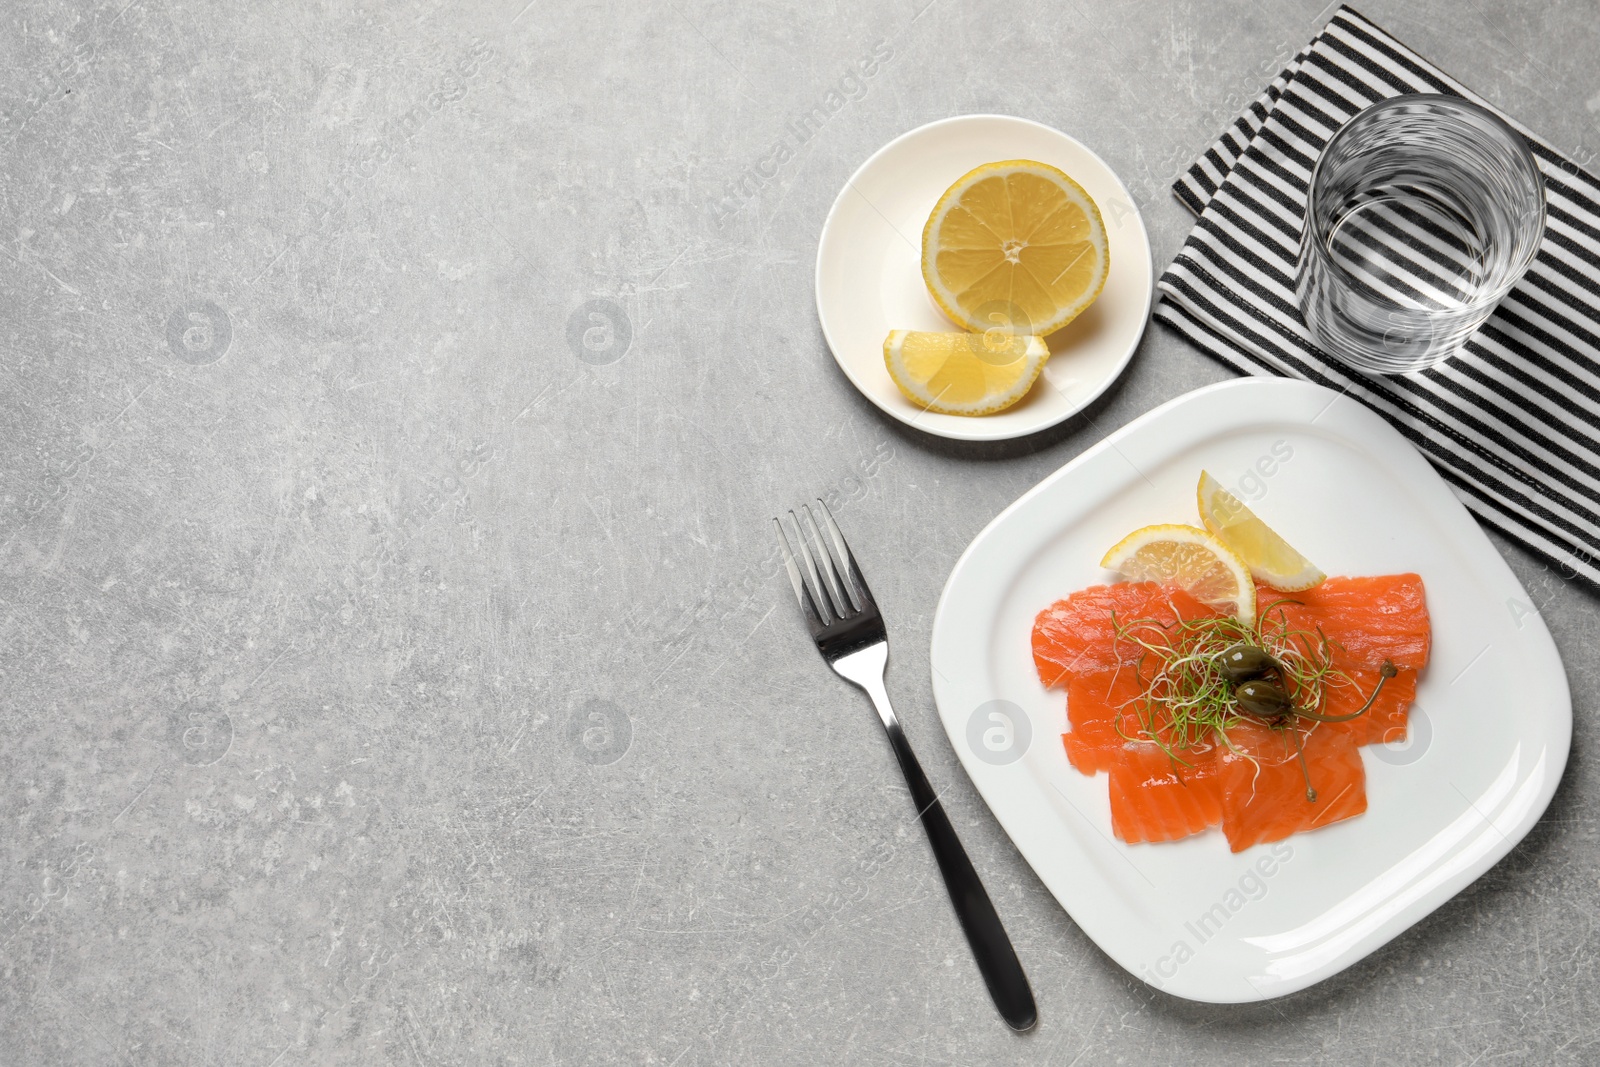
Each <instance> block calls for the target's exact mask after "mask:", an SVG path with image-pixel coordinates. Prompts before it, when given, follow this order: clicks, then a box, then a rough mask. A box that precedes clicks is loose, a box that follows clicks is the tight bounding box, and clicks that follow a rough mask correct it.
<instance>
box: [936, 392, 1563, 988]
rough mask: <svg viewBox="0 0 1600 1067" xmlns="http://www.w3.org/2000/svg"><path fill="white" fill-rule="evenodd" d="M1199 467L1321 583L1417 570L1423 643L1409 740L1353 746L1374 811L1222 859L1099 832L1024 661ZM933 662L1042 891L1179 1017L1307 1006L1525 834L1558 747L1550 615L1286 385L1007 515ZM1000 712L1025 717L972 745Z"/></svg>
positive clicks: (1441, 497) (1435, 497)
mask: <svg viewBox="0 0 1600 1067" xmlns="http://www.w3.org/2000/svg"><path fill="white" fill-rule="evenodd" d="M1202 467H1203V468H1205V469H1207V470H1209V471H1211V472H1212V473H1213V474H1214V475H1216V476H1217V477H1218V478H1220V479H1221V480H1222V481H1223V483H1224V484H1225V485H1228V486H1230V487H1237V488H1236V489H1235V491H1236V492H1239V494H1240V495H1241V496H1242V497H1244V498H1245V499H1246V501H1247V502H1248V503H1250V505H1251V507H1252V508H1254V509H1255V511H1256V512H1257V514H1259V515H1260V516H1261V517H1262V518H1263V519H1264V520H1266V522H1267V523H1268V524H1270V525H1271V526H1273V527H1274V528H1276V529H1277V530H1278V531H1279V532H1280V533H1282V534H1283V535H1284V536H1285V537H1286V538H1287V539H1288V540H1289V541H1290V542H1291V543H1292V544H1294V545H1295V546H1296V547H1297V548H1299V549H1301V550H1302V551H1303V552H1305V553H1306V555H1308V556H1309V557H1310V558H1311V559H1313V560H1315V561H1317V563H1318V564H1320V565H1321V566H1322V567H1323V569H1324V570H1326V571H1328V573H1330V574H1352V575H1360V574H1388V573H1396V572H1403V571H1416V572H1417V573H1419V574H1421V575H1422V577H1423V581H1424V583H1425V586H1426V589H1427V596H1428V607H1429V612H1430V615H1431V617H1432V621H1433V628H1434V643H1433V656H1432V660H1431V662H1430V663H1429V666H1428V668H1427V670H1426V671H1424V672H1423V676H1422V678H1421V683H1420V685H1419V688H1418V690H1417V704H1416V707H1415V708H1414V709H1413V712H1412V716H1413V719H1412V732H1411V739H1410V740H1409V741H1408V742H1407V743H1406V745H1405V746H1369V747H1367V748H1364V749H1362V753H1363V760H1364V762H1365V764H1366V770H1367V796H1368V810H1367V812H1366V813H1365V814H1363V815H1360V816H1358V817H1356V818H1354V819H1350V820H1348V821H1346V822H1342V823H1338V824H1336V825H1334V826H1330V827H1326V828H1324V829H1321V830H1317V831H1314V832H1312V833H1307V834H1297V835H1295V836H1293V837H1291V838H1290V839H1289V840H1288V841H1286V842H1282V843H1280V844H1279V845H1276V846H1257V847H1255V848H1252V849H1248V850H1246V851H1245V852H1242V853H1239V854H1238V855H1234V854H1232V853H1230V852H1229V851H1228V846H1227V843H1226V841H1225V840H1224V839H1223V837H1222V835H1221V833H1220V831H1216V830H1213V831H1210V832H1207V833H1205V834H1202V835H1199V836H1196V837H1192V838H1189V839H1187V840H1185V841H1181V842H1176V843H1170V844H1159V845H1126V844H1123V843H1122V842H1120V841H1117V840H1116V839H1115V838H1113V837H1112V834H1111V823H1110V808H1109V802H1108V800H1107V796H1106V778H1105V775H1103V774H1101V775H1096V776H1094V777H1089V776H1086V775H1083V774H1080V773H1078V772H1077V771H1076V770H1074V769H1073V768H1072V767H1071V766H1069V765H1068V763H1067V761H1066V757H1065V755H1064V753H1063V751H1062V748H1061V744H1060V741H1059V735H1060V734H1061V733H1062V731H1063V730H1065V729H1066V711H1065V708H1066V700H1065V697H1064V695H1063V694H1062V692H1061V691H1060V690H1046V689H1044V688H1043V686H1042V685H1041V684H1040V682H1039V680H1038V677H1037V676H1036V674H1035V673H1034V667H1033V662H1032V658H1031V654H1030V645H1029V638H1030V634H1031V632H1032V625H1033V619H1034V616H1035V614H1036V613H1037V612H1038V611H1040V610H1041V609H1042V608H1044V607H1046V606H1047V605H1048V604H1050V603H1051V602H1052V601H1053V600H1055V599H1056V598H1058V597H1061V596H1065V595H1067V594H1068V593H1071V592H1074V591H1075V590H1078V589H1082V588H1084V587H1085V586H1088V585H1092V584H1095V583H1096V582H1101V581H1106V580H1108V578H1109V576H1108V575H1107V574H1106V573H1105V572H1103V571H1101V570H1100V568H1099V567H1098V566H1096V563H1097V561H1098V560H1099V559H1100V556H1101V554H1102V553H1103V552H1104V551H1105V549H1106V547H1107V546H1109V545H1111V544H1114V543H1115V542H1116V541H1117V540H1118V539H1119V538H1120V537H1122V536H1123V535H1124V534H1126V533H1127V532H1128V531H1130V530H1132V529H1134V528H1136V527H1138V526H1142V525H1144V524H1146V523H1156V522H1194V521H1196V519H1197V516H1196V515H1195V514H1193V512H1194V509H1195V504H1194V486H1195V480H1196V478H1197V477H1198V475H1199V472H1200V470H1201V468H1202ZM932 664H933V691H934V696H935V699H936V700H937V702H938V706H939V714H940V716H941V718H942V719H943V721H944V726H945V729H946V731H947V732H948V733H949V735H950V739H951V743H952V744H953V745H954V746H955V748H956V751H957V752H958V753H959V754H960V756H961V761H962V763H963V765H964V766H965V767H966V769H967V772H968V773H969V774H970V775H971V776H972V780H973V781H974V782H975V783H976V784H977V786H978V789H979V791H980V792H981V793H982V794H983V797H984V799H985V800H986V801H987V802H988V804H989V806H990V808H992V809H993V811H994V813H995V816H996V817H997V818H998V819H999V820H1000V823H1001V825H1003V826H1004V827H1005V829H1006V832H1007V833H1008V834H1010V835H1011V838H1012V840H1013V841H1014V842H1015V843H1016V845H1017V847H1018V848H1019V849H1020V850H1021V851H1022V854H1023V855H1024V856H1025V857H1026V858H1027V860H1028V862H1029V863H1031V864H1032V865H1033V868H1034V870H1035V871H1037V872H1038V874H1039V877H1040V878H1041V879H1042V880H1043V881H1044V883H1045V885H1047V886H1048V887H1049V888H1050V891H1051V892H1052V893H1054V894H1055V896H1056V898H1057V899H1058V900H1059V901H1060V902H1061V904H1062V906H1063V907H1064V908H1066V909H1067V911H1068V912H1069V913H1070V914H1071V915H1072V918H1073V919H1074V920H1075V921H1076V922H1077V923H1078V925H1079V926H1080V927H1082V928H1083V930H1084V931H1085V932H1086V933H1088V935H1089V936H1090V937H1092V938H1093V939H1094V940H1095V942H1096V943H1097V944H1098V945H1099V946H1100V947H1101V948H1102V949H1104V950H1105V952H1106V953H1107V954H1108V955H1110V956H1111V957H1112V958H1113V959H1114V960H1116V961H1117V962H1118V963H1119V964H1121V965H1122V966H1123V967H1126V968H1127V969H1128V970H1129V971H1131V972H1132V973H1134V974H1136V975H1138V976H1139V977H1140V978H1142V979H1144V980H1145V981H1146V982H1148V983H1149V984H1151V985H1153V986H1156V987H1158V988H1161V989H1164V990H1166V991H1167V992H1169V993H1172V994H1175V995H1177V996H1181V997H1187V998H1189V999H1192V1000H1202V1001H1212V1002H1237V1001H1251V1000H1264V999H1267V998H1270V997H1276V996H1281V995H1283V994H1286V993H1291V992H1293V991H1295V990H1297V989H1302V988H1304V987H1306V986H1309V985H1311V984H1313V983H1314V982H1317V981H1319V980H1321V979H1323V978H1326V977H1328V976H1329V975H1331V974H1335V973H1337V972H1338V971H1340V970H1342V969H1343V968H1345V967H1348V966H1349V965H1350V964H1352V963H1354V962H1355V961H1357V960H1359V959H1361V958H1362V957H1363V956H1365V955H1367V954H1368V953H1370V952H1372V951H1373V950H1374V949H1376V948H1378V947H1379V946H1380V945H1382V944H1384V943H1385V942H1387V941H1388V940H1390V939H1391V938H1393V937H1395V936H1396V935H1397V934H1399V933H1401V932H1402V931H1403V930H1405V929H1406V928H1407V927H1409V926H1410V925H1411V924H1413V923H1415V922H1417V921H1418V920H1419V919H1421V918H1422V917H1423V916H1425V915H1427V914H1428V913H1429V912H1431V911H1433V910H1434V909H1435V908H1437V907H1438V906H1439V905H1440V904H1442V903H1444V902H1445V901H1446V900H1448V899H1450V897H1452V896H1453V895H1454V894H1456V893H1457V892H1459V891H1460V890H1461V889H1462V888H1463V887H1465V886H1466V885H1468V884H1469V883H1470V882H1472V881H1473V879H1475V878H1477V877H1478V876H1479V875H1480V874H1482V873H1483V872H1484V871H1486V870H1488V869H1489V868H1490V867H1491V866H1493V865H1494V864H1495V863H1496V862H1497V861H1498V860H1499V859H1500V858H1501V857H1502V856H1504V855H1505V854H1506V853H1507V852H1509V851H1510V850H1511V848H1512V847H1513V846H1514V845H1515V844H1516V843H1517V842H1518V841H1519V840H1521V838H1522V837H1523V835H1524V834H1526V833H1527V832H1528V830H1529V828H1531V827H1532V826H1533V824H1534V823H1535V822H1536V821H1537V820H1538V818H1539V816H1540V815H1541V814H1542V813H1543V811H1544V809H1545V806H1546V805H1547V804H1548V803H1549V801H1550V797H1551V795H1552V794H1553V793H1554V792H1555V788H1556V784H1557V782H1558V781H1559V780H1560V778H1561V773H1562V770H1563V768H1564V767H1565V766H1566V761H1567V750H1568V745H1569V742H1570V738H1571V733H1572V705H1571V699H1570V696H1569V694H1568V690H1567V682H1566V675H1565V673H1564V672H1563V669H1562V666H1561V660H1560V657H1559V656H1558V655H1557V653H1556V649H1555V645H1554V643H1553V642H1552V641H1551V639H1550V635H1549V632H1548V631H1547V630H1546V629H1545V625H1544V622H1543V620H1542V619H1541V618H1540V617H1539V615H1538V614H1537V612H1536V611H1535V610H1534V608H1533V606H1532V604H1531V603H1530V601H1529V599H1528V596H1527V593H1526V592H1525V591H1524V590H1523V588H1522V586H1521V585H1520V584H1519V583H1518V582H1517V579H1516V578H1515V576H1513V575H1512V573H1511V570H1510V568H1508V567H1507V566H1506V564H1505V562H1504V560H1502V559H1501V557H1500V554H1499V553H1498V552H1497V551H1496V550H1495V548H1494V546H1493V545H1492V544H1490V542H1489V540H1488V538H1487V537H1485V536H1484V534H1483V531H1482V530H1480V529H1479V528H1478V525H1477V523H1476V522H1475V521H1474V520H1473V519H1472V517H1471V516H1470V515H1469V514H1468V513H1467V510H1466V509H1465V508H1464V507H1462V506H1461V504H1460V503H1459V502H1458V501H1457V500H1456V498H1455V497H1454V496H1453V495H1452V494H1451V493H1450V491H1449V489H1448V488H1447V487H1446V485H1445V483H1444V481H1443V480H1442V479H1441V478H1440V477H1439V475H1438V474H1437V473H1435V472H1434V470H1433V469H1432V468H1431V467H1430V466H1429V465H1428V464H1427V462H1426V461H1425V460H1424V459H1423V458H1422V457H1421V456H1420V455H1419V454H1418V453H1417V451H1416V450H1415V449H1414V448H1412V447H1411V446H1410V445H1409V444H1408V443H1407V442H1406V441H1405V440H1404V438H1402V437H1401V436H1400V434H1399V433H1398V432H1396V431H1395V430H1394V429H1393V428H1391V427H1390V426H1389V425H1388V424H1387V423H1385V422H1384V421H1383V420H1382V419H1380V418H1379V417H1378V416H1377V415H1375V414H1373V413H1372V412H1371V411H1369V410H1368V409H1367V408H1365V407H1364V406H1362V405H1361V404H1360V403H1359V402H1357V401H1355V400H1352V399H1350V398H1349V397H1344V396H1340V395H1339V394H1336V393H1332V392H1329V391H1328V390H1326V389H1322V388H1320V387H1318V386H1314V385H1309V384H1306V383H1303V382H1293V381H1286V380H1281V379H1270V380H1269V379H1260V378H1247V379H1239V380H1236V381H1231V382H1225V383H1222V384H1220V385H1216V386H1211V387H1209V388H1205V389H1201V390H1199V391H1197V392H1194V393H1190V394H1188V395H1187V396H1183V397H1180V398H1178V399H1177V400H1174V401H1172V402H1171V403H1168V404H1166V405H1164V406H1162V407H1160V408H1157V409H1156V410H1154V411H1152V412H1150V413H1149V414H1147V415H1144V416H1143V417H1141V418H1139V419H1136V420H1135V421H1133V422H1132V423H1130V424H1129V425H1128V426H1126V427H1124V428H1123V429H1121V430H1119V431H1117V432H1116V433H1114V434H1112V435H1111V436H1110V437H1108V438H1107V439H1106V440H1104V441H1102V442H1101V443H1100V444H1098V445H1096V446H1095V447H1094V448H1091V449H1090V450H1089V451H1087V452H1085V453H1084V454H1083V455H1081V456H1079V457H1078V458H1077V459H1075V460H1073V461H1072V462H1071V463H1069V464H1068V465H1067V466H1065V467H1063V468H1062V469H1061V470H1059V471H1057V472H1056V473H1055V474H1053V475H1051V476H1050V477H1049V478H1047V479H1045V481H1044V482H1042V483H1040V484H1039V485H1038V486H1036V487H1035V488H1034V489H1032V490H1031V491H1029V492H1028V493H1027V494H1026V495H1024V496H1023V497H1022V498H1021V499H1020V500H1018V501H1017V502H1016V503H1014V504H1012V505H1011V506H1010V507H1009V508H1007V509H1006V510H1005V511H1004V512H1002V513H1001V514H1000V516H999V517H998V518H996V519H995V520H994V522H992V523H990V524H989V526H988V528H987V529H985V530H984V531H983V532H982V533H981V534H979V535H978V537H977V539H976V540H974V541H973V543H972V545H971V546H970V547H969V548H968V549H967V551H966V553H965V554H964V555H963V556H962V557H961V559H960V561H959V562H958V563H957V564H956V567H955V570H954V571H953V572H952V574H951V575H950V580H949V583H948V584H947V585H946V586H945V590H944V595H943V597H942V598H941V599H940V601H939V608H938V612H937V614H936V615H935V618H934V624H933V651H932ZM995 701H1003V702H1007V703H1001V704H996V703H994V702H995ZM980 709H981V710H980ZM996 709H1000V712H1001V713H1002V715H1003V714H1005V713H1007V712H1009V713H1010V714H1012V715H1014V716H1015V717H1016V718H1017V719H1018V720H1019V721H1018V722H1016V723H1014V724H1011V725H1010V726H1009V727H1006V728H1004V729H1000V731H999V732H996V733H990V734H988V735H987V737H985V735H984V730H985V729H988V728H989V727H986V726H985V725H984V724H985V723H990V724H992V723H1000V722H1001V720H998V719H995V718H994V715H995V712H996ZM975 716H977V717H979V718H981V720H982V721H981V722H980V723H979V724H978V726H977V728H971V727H972V726H973V720H974V718H975ZM1001 726H1002V727H1005V726H1006V724H1004V723H1001ZM1008 737H1009V738H1011V739H1012V746H1013V750H1007V749H1006V747H1005V744H1006V741H1007V738H1008ZM1024 737H1031V742H1029V743H1026V744H1022V743H1019V742H1017V741H1016V739H1018V738H1024ZM969 738H972V739H973V740H969ZM985 746H986V747H987V749H988V751H985ZM1008 760H1012V761H1011V762H1007V761H1008Z"/></svg>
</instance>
